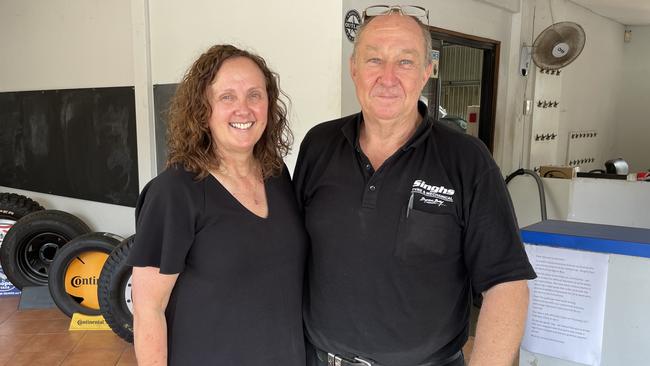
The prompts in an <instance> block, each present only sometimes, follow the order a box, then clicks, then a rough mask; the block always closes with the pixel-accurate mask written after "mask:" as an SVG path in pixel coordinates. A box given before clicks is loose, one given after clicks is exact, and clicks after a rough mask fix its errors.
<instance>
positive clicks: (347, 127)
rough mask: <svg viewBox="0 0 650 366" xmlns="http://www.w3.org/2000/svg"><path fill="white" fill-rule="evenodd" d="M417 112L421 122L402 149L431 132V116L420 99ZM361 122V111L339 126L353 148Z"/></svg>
mask: <svg viewBox="0 0 650 366" xmlns="http://www.w3.org/2000/svg"><path fill="white" fill-rule="evenodd" d="M418 113H420V115H421V116H422V122H420V125H419V126H418V128H417V129H416V130H415V133H414V134H413V136H411V138H410V139H409V140H408V141H407V142H406V144H404V146H402V150H408V149H410V148H415V147H417V146H418V145H420V144H421V143H422V142H423V141H424V140H425V139H426V138H427V136H429V134H430V133H431V126H432V125H433V118H432V117H431V116H429V112H428V108H427V105H426V104H424V102H422V101H418ZM361 122H363V113H361V112H359V113H357V114H355V115H353V116H351V118H349V119H348V121H347V122H346V123H345V124H344V125H343V127H341V132H342V133H343V136H345V138H346V140H348V142H349V143H350V145H352V146H353V147H354V148H355V149H357V150H358V149H360V148H359V129H360V128H361Z"/></svg>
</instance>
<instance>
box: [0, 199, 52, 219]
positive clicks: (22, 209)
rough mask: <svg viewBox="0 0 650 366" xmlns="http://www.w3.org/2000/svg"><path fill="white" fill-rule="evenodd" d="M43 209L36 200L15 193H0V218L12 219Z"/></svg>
mask: <svg viewBox="0 0 650 366" xmlns="http://www.w3.org/2000/svg"><path fill="white" fill-rule="evenodd" d="M40 210H43V206H41V205H39V204H38V203H37V202H36V201H34V200H32V199H30V198H27V197H25V196H21V195H19V194H15V193H0V220H3V219H4V220H13V221H16V220H18V219H19V218H21V217H23V216H25V215H27V214H30V213H32V212H35V211H40Z"/></svg>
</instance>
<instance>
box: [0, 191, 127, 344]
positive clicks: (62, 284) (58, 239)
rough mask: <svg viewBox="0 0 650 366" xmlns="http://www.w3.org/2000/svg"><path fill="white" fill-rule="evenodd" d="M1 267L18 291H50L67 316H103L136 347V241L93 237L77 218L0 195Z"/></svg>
mask: <svg viewBox="0 0 650 366" xmlns="http://www.w3.org/2000/svg"><path fill="white" fill-rule="evenodd" d="M0 225H1V227H2V228H3V230H7V229H8V230H7V231H6V234H5V235H4V238H2V240H1V241H0V245H1V246H0V265H1V266H2V269H3V270H4V273H5V275H6V277H7V279H8V280H9V281H10V282H11V283H12V284H13V285H14V286H15V287H16V288H18V289H21V290H22V289H23V288H24V287H28V286H48V287H49V290H50V294H51V296H52V300H53V301H54V303H55V304H56V305H57V306H58V307H59V309H61V311H62V312H63V313H65V314H66V315H68V316H70V317H71V316H72V314H74V313H81V314H85V315H103V317H104V319H105V320H106V323H107V324H108V325H109V326H110V327H111V329H113V331H114V332H115V333H116V334H117V335H119V336H120V337H121V338H123V339H125V340H126V341H128V342H133V328H132V324H133V316H132V312H133V309H132V305H131V267H130V266H127V265H126V257H127V255H128V252H129V250H130V249H131V246H132V244H133V236H131V237H129V238H126V239H124V238H122V237H120V236H118V235H115V234H111V233H107V232H91V230H90V228H89V227H88V225H86V224H85V223H84V222H83V221H82V220H81V219H79V218H78V217H76V216H74V215H72V214H70V213H67V212H64V211H58V210H46V209H44V208H43V207H42V206H41V205H39V204H38V203H37V202H35V201H33V200H32V199H30V198H28V197H25V196H21V195H18V194H14V193H0Z"/></svg>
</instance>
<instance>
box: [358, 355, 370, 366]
mask: <svg viewBox="0 0 650 366" xmlns="http://www.w3.org/2000/svg"><path fill="white" fill-rule="evenodd" d="M354 360H355V361H359V362H361V363H362V364H363V365H364V366H372V364H371V363H370V361H366V360H364V359H362V358H359V357H355V358H354Z"/></svg>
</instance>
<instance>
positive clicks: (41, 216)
mask: <svg viewBox="0 0 650 366" xmlns="http://www.w3.org/2000/svg"><path fill="white" fill-rule="evenodd" d="M88 232H90V228H88V225H86V224H85V223H84V222H83V221H81V220H80V219H79V218H77V217H76V216H74V215H71V214H69V213H67V212H63V211H57V210H42V211H36V212H32V213H30V214H28V215H26V216H24V217H22V218H21V219H20V220H18V221H16V223H15V224H14V225H13V227H12V228H11V230H9V232H7V235H6V236H5V238H4V240H3V242H2V247H0V261H1V262H2V269H3V270H4V272H5V275H6V276H7V278H8V279H9V281H11V283H13V285H14V286H16V287H17V288H19V289H22V288H23V287H25V286H44V285H47V279H48V275H49V267H50V265H51V264H52V261H53V260H54V257H55V255H56V253H57V252H58V251H59V249H60V248H61V247H63V245H65V244H66V243H67V242H69V241H70V240H72V239H73V238H75V237H77V236H79V235H83V234H86V233H88Z"/></svg>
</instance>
